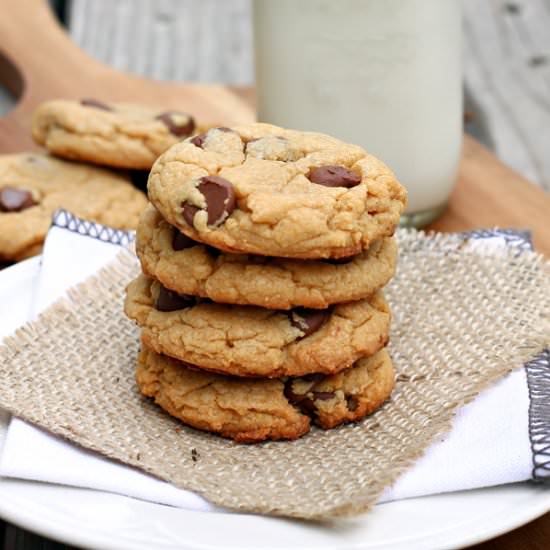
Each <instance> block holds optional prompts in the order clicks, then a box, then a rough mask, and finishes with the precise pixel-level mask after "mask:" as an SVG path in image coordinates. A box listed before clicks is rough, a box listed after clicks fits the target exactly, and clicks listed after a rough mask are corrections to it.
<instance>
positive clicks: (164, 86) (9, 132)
mask: <svg viewBox="0 0 550 550" xmlns="http://www.w3.org/2000/svg"><path fill="white" fill-rule="evenodd" d="M0 11H1V12H2V13H5V14H6V13H9V14H10V15H9V17H1V18H0V36H1V37H2V42H1V44H0V61H1V60H2V59H6V60H7V61H10V62H11V67H8V68H9V69H10V70H8V71H6V70H4V71H2V72H0V79H3V82H4V84H5V85H6V87H7V88H8V89H10V88H16V84H17V82H16V81H17V79H18V78H19V79H21V80H22V81H23V82H24V86H23V90H22V91H21V96H20V98H19V102H18V104H17V106H16V107H15V109H14V110H12V111H11V112H10V113H9V114H8V115H7V116H6V117H4V118H2V119H0V151H2V152H12V151H13V152H15V151H22V150H26V149H34V148H36V146H35V145H34V144H33V142H32V140H31V137H30V125H31V116H32V112H33V111H34V109H35V108H36V106H37V105H38V104H39V103H40V102H42V101H44V100H46V99H53V98H68V99H80V98H82V97H96V98H98V99H104V100H106V101H136V102H141V103H145V104H150V105H156V106H159V107H162V108H167V109H181V110H184V111H185V110H186V111H189V112H191V113H193V114H194V115H195V116H196V118H197V119H198V120H200V121H202V122H204V123H206V124H225V125H231V124H235V123H239V122H246V121H250V120H253V118H254V113H253V111H252V110H251V109H250V107H249V106H248V105H247V104H246V103H245V102H244V101H242V100H241V99H240V98H239V97H238V96H236V95H235V94H234V93H232V92H231V91H230V90H228V89H227V88H226V87H224V86H221V85H215V84H188V83H177V84H176V83H170V82H158V81H153V80H147V79H143V78H140V77H137V76H133V75H129V74H125V73H121V72H118V71H116V70H114V69H112V68H110V67H107V66H105V65H103V64H102V63H100V62H99V61H97V60H95V59H93V58H91V57H89V56H88V55H87V54H85V53H84V52H83V51H82V50H80V49H79V48H77V47H76V46H75V45H74V43H73V42H72V40H71V39H70V38H69V36H68V35H67V34H66V33H65V32H64V30H63V29H62V28H61V27H60V26H59V24H58V23H57V21H55V20H54V17H53V15H52V14H51V12H50V10H49V9H48V7H47V5H46V3H45V2H43V1H42V0H18V1H17V2H12V1H11V0H0ZM28 37H32V40H29V39H28ZM54 52H55V54H54ZM2 56H3V57H2ZM1 65H2V63H0V68H1ZM14 67H15V68H16V69H15V70H13V68H14Z"/></svg>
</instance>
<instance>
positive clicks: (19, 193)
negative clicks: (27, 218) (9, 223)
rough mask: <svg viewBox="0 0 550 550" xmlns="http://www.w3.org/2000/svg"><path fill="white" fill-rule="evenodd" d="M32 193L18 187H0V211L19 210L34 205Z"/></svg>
mask: <svg viewBox="0 0 550 550" xmlns="http://www.w3.org/2000/svg"><path fill="white" fill-rule="evenodd" d="M35 204H37V203H36V201H35V200H34V198H33V196H32V193H31V192H30V191H27V190H26V189H20V188H18V187H10V186H8V187H2V189H0V212H21V211H22V210H26V209H27V208H30V207H31V206H34V205H35Z"/></svg>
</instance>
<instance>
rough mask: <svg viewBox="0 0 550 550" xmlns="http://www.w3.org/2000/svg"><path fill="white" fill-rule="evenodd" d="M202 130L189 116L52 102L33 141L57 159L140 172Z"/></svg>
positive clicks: (38, 116) (43, 109) (41, 113)
mask: <svg viewBox="0 0 550 550" xmlns="http://www.w3.org/2000/svg"><path fill="white" fill-rule="evenodd" d="M201 130H202V128H197V125H196V122H195V120H194V119H193V117H192V116H191V115H190V114H188V113H183V112H178V111H166V110H165V111H163V110H162V109H153V108H151V107H146V106H143V105H132V104H127V103H104V102H101V101H97V100H82V101H69V100H55V101H47V102H46V103H43V104H42V105H40V106H39V107H38V109H37V110H36V112H35V113H34V116H33V121H32V135H33V138H34V140H35V141H36V142H37V143H39V144H41V145H44V146H45V147H46V148H47V149H48V150H49V151H50V152H51V153H53V154H54V155H57V156H60V157H63V158H68V159H75V160H81V161H86V162H93V163H95V164H103V165H106V166H113V167H118V168H131V169H137V170H149V169H150V168H151V166H152V165H153V163H154V162H155V160H156V158H157V157H158V156H159V155H160V154H161V153H163V152H164V151H166V150H167V149H168V148H169V147H170V146H172V145H174V143H177V142H178V141H181V140H182V139H184V138H186V137H187V136H190V135H191V134H193V132H195V131H201Z"/></svg>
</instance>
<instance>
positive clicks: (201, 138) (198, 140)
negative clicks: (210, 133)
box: [190, 132, 206, 149]
mask: <svg viewBox="0 0 550 550" xmlns="http://www.w3.org/2000/svg"><path fill="white" fill-rule="evenodd" d="M205 139H206V132H203V133H202V134H197V135H196V136H195V137H194V138H191V140H190V142H191V143H192V144H193V145H194V146H195V147H199V148H200V149H202V144H203V143H204V140H205Z"/></svg>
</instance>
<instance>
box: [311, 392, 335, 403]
mask: <svg viewBox="0 0 550 550" xmlns="http://www.w3.org/2000/svg"><path fill="white" fill-rule="evenodd" d="M334 395H335V394H334V392H333V391H314V392H313V399H314V400H316V401H317V400H319V401H328V400H329V399H332V398H333V397H334Z"/></svg>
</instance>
